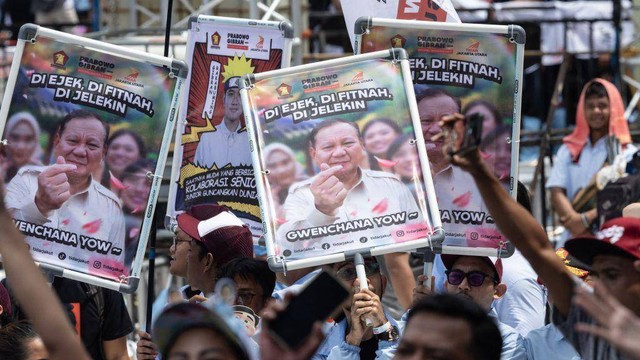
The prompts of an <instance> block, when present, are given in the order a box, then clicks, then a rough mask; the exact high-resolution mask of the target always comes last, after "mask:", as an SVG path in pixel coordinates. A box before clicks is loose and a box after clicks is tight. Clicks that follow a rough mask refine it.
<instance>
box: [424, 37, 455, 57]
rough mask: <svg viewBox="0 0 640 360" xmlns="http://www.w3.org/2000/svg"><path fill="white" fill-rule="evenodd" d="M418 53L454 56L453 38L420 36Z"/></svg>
mask: <svg viewBox="0 0 640 360" xmlns="http://www.w3.org/2000/svg"><path fill="white" fill-rule="evenodd" d="M417 51H418V52H421V53H429V54H453V38H450V37H439V36H418V43H417Z"/></svg>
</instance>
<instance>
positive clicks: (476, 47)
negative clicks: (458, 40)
mask: <svg viewBox="0 0 640 360" xmlns="http://www.w3.org/2000/svg"><path fill="white" fill-rule="evenodd" d="M469 42H470V43H469V46H467V48H466V49H465V50H464V51H458V52H457V53H456V54H457V55H470V56H485V57H486V56H487V53H486V52H484V51H481V47H480V45H482V44H480V41H478V40H476V39H470V40H469Z"/></svg>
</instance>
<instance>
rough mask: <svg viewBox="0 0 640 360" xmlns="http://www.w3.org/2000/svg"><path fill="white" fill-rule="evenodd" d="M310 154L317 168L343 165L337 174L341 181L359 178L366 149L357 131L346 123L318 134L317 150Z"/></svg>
mask: <svg viewBox="0 0 640 360" xmlns="http://www.w3.org/2000/svg"><path fill="white" fill-rule="evenodd" d="M309 153H310V155H311V158H312V159H313V162H314V163H315V164H316V166H317V167H320V165H322V164H327V165H329V166H330V167H333V166H336V165H341V166H342V170H340V171H339V172H338V173H336V177H337V178H338V179H340V180H346V179H351V178H352V177H354V176H358V168H359V165H360V164H361V163H362V161H363V160H364V147H363V146H362V142H361V141H360V138H359V137H358V132H357V131H356V129H355V128H354V127H353V126H351V125H349V124H345V123H336V124H334V125H331V126H329V127H326V128H324V129H322V130H320V131H318V133H317V134H316V144H315V148H314V147H311V148H310V149H309Z"/></svg>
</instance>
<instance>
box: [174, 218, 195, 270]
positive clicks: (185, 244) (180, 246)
mask: <svg viewBox="0 0 640 360" xmlns="http://www.w3.org/2000/svg"><path fill="white" fill-rule="evenodd" d="M192 241H193V240H192V239H191V237H190V236H189V235H187V233H185V232H184V231H182V230H181V229H180V228H178V231H177V234H176V236H175V240H174V243H173V244H172V245H171V247H170V248H169V254H170V255H171V261H169V272H170V273H171V274H172V275H175V276H180V277H183V278H186V277H187V255H188V254H189V246H190V243H191V242H192Z"/></svg>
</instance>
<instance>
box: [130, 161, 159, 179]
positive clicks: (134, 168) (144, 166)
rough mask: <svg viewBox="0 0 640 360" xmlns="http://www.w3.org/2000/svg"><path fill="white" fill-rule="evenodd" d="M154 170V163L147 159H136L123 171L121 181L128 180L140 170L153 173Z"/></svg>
mask: <svg viewBox="0 0 640 360" xmlns="http://www.w3.org/2000/svg"><path fill="white" fill-rule="evenodd" d="M155 168H156V163H155V162H153V161H151V160H147V159H138V160H136V161H135V162H134V163H133V164H131V165H129V166H127V167H126V168H125V169H124V172H123V173H122V180H124V179H126V178H129V177H131V176H133V175H135V174H136V173H138V172H140V171H142V170H149V171H151V172H153V171H154V170H155Z"/></svg>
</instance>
